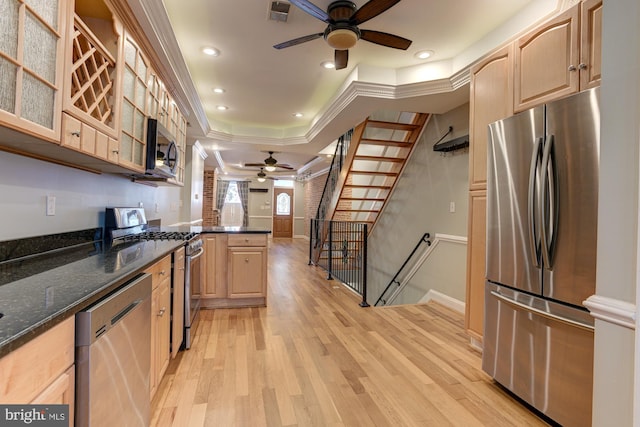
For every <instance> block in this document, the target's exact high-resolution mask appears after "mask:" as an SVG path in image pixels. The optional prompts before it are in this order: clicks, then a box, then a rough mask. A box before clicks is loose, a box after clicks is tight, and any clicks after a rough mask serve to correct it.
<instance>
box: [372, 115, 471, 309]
mask: <svg viewBox="0 0 640 427" xmlns="http://www.w3.org/2000/svg"><path fill="white" fill-rule="evenodd" d="M449 126H453V129H454V131H453V134H452V135H451V136H448V137H447V138H446V139H445V140H449V139H452V138H457V137H459V136H464V135H467V134H468V133H469V104H464V105H462V106H460V107H458V108H456V109H454V110H452V111H450V112H448V113H446V114H442V115H436V116H433V117H432V118H431V119H430V121H429V123H428V124H427V128H426V129H425V131H424V133H423V134H422V137H421V138H420V140H419V142H418V145H417V146H416V148H415V149H414V152H413V154H412V156H411V158H410V160H409V162H408V163H407V165H406V167H405V170H404V172H403V174H402V175H401V177H400V180H399V181H398V184H397V186H396V188H395V190H394V193H393V195H392V197H391V199H390V200H389V201H388V202H387V206H386V208H385V210H384V213H383V214H382V216H381V217H380V219H379V220H378V223H377V224H376V225H375V228H374V229H373V231H372V233H371V235H370V237H369V244H368V251H369V257H368V270H367V286H368V292H367V293H368V296H367V298H368V301H369V303H371V304H373V303H375V301H376V300H377V298H378V297H379V296H380V293H381V292H382V290H383V289H384V287H385V286H386V285H387V284H388V283H389V281H390V280H391V278H393V276H394V274H395V273H396V272H397V271H398V269H399V268H400V266H401V265H402V263H403V262H404V261H405V259H406V258H407V256H408V255H409V253H411V251H412V250H413V248H414V247H415V246H416V243H417V242H418V241H419V240H420V237H422V235H423V234H424V233H426V232H429V233H430V234H431V236H432V239H433V236H435V234H436V233H440V234H448V235H453V236H463V237H464V236H466V235H467V215H468V213H467V210H468V186H469V184H468V176H469V153H468V151H467V150H466V149H464V150H459V151H454V152H451V153H447V154H441V153H439V152H434V151H433V145H434V144H435V143H436V141H438V139H439V138H440V137H441V136H442V135H444V134H445V133H446V132H447V130H448V129H449ZM451 202H453V203H454V204H455V212H454V213H451V212H449V207H450V204H451ZM422 248H423V250H426V248H427V246H426V245H423V246H422ZM438 251H441V252H440V255H438V253H436V252H434V258H433V259H438V260H441V262H439V263H432V262H431V261H429V262H427V263H425V264H424V265H423V267H422V268H421V269H420V270H418V272H417V273H416V275H415V276H414V278H413V280H412V281H411V287H412V288H414V289H410V290H409V292H410V293H411V294H413V295H419V296H418V298H417V299H415V300H414V301H413V302H416V301H417V300H419V299H420V298H421V297H422V296H423V295H424V294H425V293H426V292H427V291H428V290H429V289H433V290H437V291H439V292H441V293H443V294H445V295H447V296H450V297H452V298H455V299H459V300H461V301H463V300H464V295H465V271H466V246H465V245H462V244H459V243H443V244H442V246H441V247H440V248H438ZM420 253H421V252H420ZM420 253H418V254H416V255H417V256H419V255H420ZM398 301H401V302H402V301H404V300H403V299H400V300H398ZM405 302H408V301H405Z"/></svg>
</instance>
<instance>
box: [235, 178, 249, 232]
mask: <svg viewBox="0 0 640 427" xmlns="http://www.w3.org/2000/svg"><path fill="white" fill-rule="evenodd" d="M236 185H237V186H238V195H239V196H240V202H241V203H242V210H243V211H244V217H243V218H242V226H243V227H248V226H249V183H248V182H247V181H240V182H236Z"/></svg>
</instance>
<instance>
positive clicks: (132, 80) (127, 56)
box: [120, 31, 150, 172]
mask: <svg viewBox="0 0 640 427" xmlns="http://www.w3.org/2000/svg"><path fill="white" fill-rule="evenodd" d="M122 43H123V48H122V56H123V57H122V58H121V59H120V60H121V61H122V65H123V66H122V75H121V76H120V77H121V78H122V104H121V108H122V115H121V118H122V119H121V132H120V164H121V165H123V166H126V167H129V168H131V169H133V170H137V171H140V172H144V170H145V167H144V165H145V160H146V145H147V140H146V138H147V120H146V116H147V97H148V96H149V95H148V87H147V86H148V82H149V76H150V68H149V60H148V59H147V58H146V56H145V55H144V53H143V52H142V49H140V47H139V46H138V44H137V43H136V42H135V41H134V40H133V38H132V37H131V36H130V35H129V34H128V33H127V32H126V31H125V34H124V36H123V37H122Z"/></svg>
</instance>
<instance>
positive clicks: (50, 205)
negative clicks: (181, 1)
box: [47, 196, 56, 216]
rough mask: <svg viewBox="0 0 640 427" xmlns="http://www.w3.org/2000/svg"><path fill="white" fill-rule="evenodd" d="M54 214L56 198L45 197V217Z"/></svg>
mask: <svg viewBox="0 0 640 427" xmlns="http://www.w3.org/2000/svg"><path fill="white" fill-rule="evenodd" d="M55 214H56V196H47V216H53V215H55Z"/></svg>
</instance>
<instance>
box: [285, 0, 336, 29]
mask: <svg viewBox="0 0 640 427" xmlns="http://www.w3.org/2000/svg"><path fill="white" fill-rule="evenodd" d="M290 2H291V3H293V4H294V5H295V6H297V7H298V8H300V9H302V10H303V11H305V12H307V13H308V14H309V15H311V16H313V17H314V18H318V19H319V20H321V21H324V22H326V23H327V24H328V23H329V21H330V19H329V15H327V12H325V11H324V10H322V9H320V8H319V7H318V6H316V5H315V4H313V3H311V2H310V1H307V0H290Z"/></svg>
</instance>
